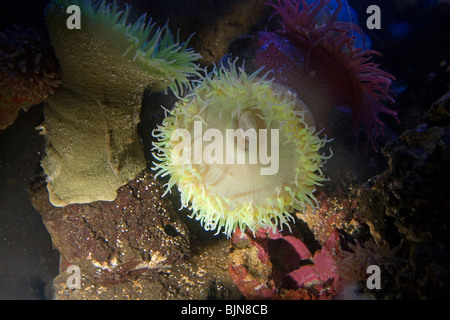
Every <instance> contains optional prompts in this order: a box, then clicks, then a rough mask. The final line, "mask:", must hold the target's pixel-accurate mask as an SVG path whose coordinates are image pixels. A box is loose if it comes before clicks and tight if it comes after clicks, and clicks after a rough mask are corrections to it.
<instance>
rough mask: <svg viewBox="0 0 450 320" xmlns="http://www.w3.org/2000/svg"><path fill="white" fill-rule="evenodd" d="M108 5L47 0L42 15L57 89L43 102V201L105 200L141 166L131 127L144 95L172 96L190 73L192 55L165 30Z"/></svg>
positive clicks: (194, 55) (193, 68) (61, 203)
mask: <svg viewBox="0 0 450 320" xmlns="http://www.w3.org/2000/svg"><path fill="white" fill-rule="evenodd" d="M69 5H77V6H79V8H80V10H81V29H73V30H71V29H69V28H67V25H66V20H67V18H68V15H67V13H66V10H67V7H68V6H69ZM130 8H131V7H130V6H128V5H126V8H125V10H120V9H119V8H118V6H117V4H116V2H115V1H113V2H112V3H107V2H106V1H104V0H103V1H90V0H86V1H83V0H72V1H69V0H53V1H52V2H51V3H50V4H49V6H48V8H47V10H46V22H47V27H48V30H49V33H50V37H51V42H52V45H53V47H54V49H55V52H56V56H57V58H58V61H59V63H60V65H61V68H62V83H63V85H62V87H61V88H59V89H58V90H57V92H56V93H55V94H54V95H53V96H51V97H50V98H49V99H48V100H47V105H46V107H45V110H44V112H45V119H46V120H45V123H44V124H43V125H42V126H41V127H40V129H41V130H42V133H43V134H45V136H46V141H47V147H46V154H45V156H44V158H43V159H42V162H41V165H42V167H43V168H44V171H45V173H46V175H47V182H48V185H47V187H48V191H49V194H50V201H51V203H52V204H53V205H55V206H65V205H67V204H70V203H89V202H93V201H97V200H105V201H112V200H114V199H115V197H116V195H117V189H118V188H119V187H120V186H122V185H124V184H125V183H127V182H128V181H129V180H131V179H133V178H134V177H135V176H136V175H137V174H138V173H139V172H140V171H141V170H143V169H144V168H145V167H146V161H145V158H144V155H143V152H142V148H141V144H140V140H139V137H138V134H137V124H138V123H139V121H140V118H139V116H140V109H141V102H142V95H143V92H144V90H145V89H146V88H147V87H149V88H150V89H151V90H152V91H162V90H165V89H166V88H168V87H170V88H171V89H173V90H177V91H178V90H180V88H182V87H183V86H184V84H185V83H186V82H187V80H188V77H189V76H190V75H191V74H193V73H196V72H197V66H196V64H195V63H194V62H195V61H196V60H198V59H199V58H200V55H199V54H197V53H195V52H193V51H192V50H191V49H188V48H187V42H185V43H180V42H179V39H178V37H176V38H175V37H174V36H173V35H172V34H171V32H170V30H169V27H168V26H167V25H164V26H163V27H161V28H157V27H156V25H155V23H151V19H150V21H148V22H146V16H145V15H143V16H141V17H140V18H139V19H138V20H137V21H136V22H135V23H134V24H129V23H128V22H127V18H128V15H129V13H130Z"/></svg>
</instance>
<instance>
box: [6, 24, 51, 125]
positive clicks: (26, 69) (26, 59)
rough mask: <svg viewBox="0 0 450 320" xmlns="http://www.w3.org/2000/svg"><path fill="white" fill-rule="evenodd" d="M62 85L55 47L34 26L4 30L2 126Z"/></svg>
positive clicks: (10, 122) (8, 123) (11, 121)
mask: <svg viewBox="0 0 450 320" xmlns="http://www.w3.org/2000/svg"><path fill="white" fill-rule="evenodd" d="M59 85H60V80H59V66H58V63H57V61H56V58H55V56H54V53H53V50H52V49H51V48H50V47H49V46H48V45H46V44H45V42H44V41H43V39H42V37H41V36H40V35H39V34H38V33H37V31H36V30H35V29H33V28H27V29H24V28H22V27H20V26H14V27H13V28H12V29H7V30H5V31H4V32H0V129H4V128H6V127H8V126H9V125H10V124H12V123H13V122H14V120H15V119H16V117H17V115H18V113H19V110H20V109H22V108H26V107H29V106H32V105H35V104H38V103H40V102H41V101H43V100H44V99H45V98H47V97H48V95H49V94H52V93H54V91H55V88H57V87H58V86H59Z"/></svg>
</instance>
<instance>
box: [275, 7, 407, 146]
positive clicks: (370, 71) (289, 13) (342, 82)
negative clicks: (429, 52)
mask: <svg viewBox="0 0 450 320" xmlns="http://www.w3.org/2000/svg"><path fill="white" fill-rule="evenodd" d="M330 2H331V0H316V1H314V2H313V3H311V4H309V5H308V4H307V3H306V1H305V0H271V1H269V3H268V4H269V5H270V6H271V7H273V8H274V9H275V12H274V14H273V15H279V16H280V18H281V21H280V24H281V29H280V30H277V33H279V34H281V35H283V36H284V37H286V38H287V39H289V40H290V41H291V42H292V43H293V44H294V45H295V46H296V47H297V48H300V50H301V51H302V53H303V55H304V57H305V65H304V69H305V74H308V73H309V72H310V69H322V72H323V73H324V75H325V74H328V75H333V76H332V77H334V78H335V79H338V78H339V81H332V80H328V79H330V78H329V77H328V76H324V78H326V79H327V80H326V81H330V82H333V83H329V84H328V85H329V87H330V88H331V89H330V90H331V91H334V94H335V97H336V102H337V103H344V104H347V105H348V106H349V107H350V110H351V114H352V121H353V131H354V133H356V132H357V130H358V128H359V125H360V124H362V125H363V127H364V128H365V131H366V134H367V138H368V142H370V143H371V144H372V145H374V140H375V138H376V137H377V136H378V134H379V133H381V132H382V131H383V122H382V121H381V120H380V119H379V118H378V114H380V113H385V114H390V115H392V116H393V117H394V118H395V119H397V120H398V118H397V113H396V111H394V110H391V109H389V108H388V107H387V106H385V104H384V103H385V102H387V103H394V99H393V98H392V96H390V85H391V83H392V81H393V80H395V77H394V76H393V75H391V74H389V73H388V72H386V71H383V70H381V69H380V68H379V65H377V64H375V63H374V62H373V61H372V59H373V57H374V56H381V53H379V52H378V51H375V50H362V49H361V48H355V47H354V39H355V38H354V37H353V36H352V34H351V32H350V31H349V30H355V31H356V32H358V33H360V34H361V35H362V36H363V37H364V33H363V32H362V30H361V28H359V26H357V25H355V24H353V23H349V22H340V21H337V15H338V13H339V11H340V10H341V8H342V2H341V1H340V0H337V3H338V8H337V9H336V10H335V11H334V13H333V14H332V15H331V17H330V18H329V20H328V21H327V22H326V23H324V24H322V25H319V24H318V21H317V15H318V14H319V12H320V11H321V10H322V9H323V8H324V7H325V6H326V5H327V4H329V3H330ZM300 96H301V95H300ZM343 96H345V99H342V97H343ZM342 100H344V101H342ZM311 107H313V106H311Z"/></svg>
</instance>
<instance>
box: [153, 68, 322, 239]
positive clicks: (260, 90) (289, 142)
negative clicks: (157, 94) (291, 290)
mask: <svg viewBox="0 0 450 320" xmlns="http://www.w3.org/2000/svg"><path fill="white" fill-rule="evenodd" d="M260 71H261V70H258V71H256V72H255V73H252V74H246V73H245V72H244V71H243V68H238V67H236V65H235V63H231V64H230V65H229V67H224V66H223V65H222V66H220V67H218V68H217V67H215V69H214V70H213V72H211V73H210V74H207V73H206V72H205V75H204V76H202V77H201V78H200V79H199V80H198V82H197V84H196V85H194V88H193V89H192V91H191V92H190V93H188V94H187V95H186V96H185V97H183V98H181V99H180V100H179V101H178V102H177V103H176V104H175V106H174V108H173V109H172V110H170V111H169V110H166V117H165V119H164V121H163V123H162V125H160V126H158V127H157V129H156V130H154V132H153V135H154V137H156V138H157V140H158V141H157V142H154V150H153V151H154V157H155V158H156V159H157V160H158V162H157V163H154V164H155V166H154V168H153V169H154V170H156V171H157V174H156V176H161V177H164V176H167V175H170V178H169V180H168V182H167V184H166V187H167V191H166V192H169V191H170V190H171V188H172V187H173V186H175V185H176V186H177V187H178V189H179V191H180V193H181V202H182V206H183V207H187V208H190V209H191V210H192V216H193V217H195V219H197V220H199V221H200V222H201V223H202V225H203V226H204V228H205V229H206V230H217V233H219V232H220V231H221V230H222V229H223V233H224V234H226V235H227V236H230V235H231V234H232V233H233V232H234V231H235V230H236V228H239V229H241V230H246V228H248V229H249V230H250V231H252V232H253V233H255V232H256V231H257V230H258V229H260V228H270V229H272V230H273V231H275V230H277V229H279V228H282V227H283V225H287V226H289V225H288V222H289V221H291V220H293V218H292V216H291V214H290V212H292V210H294V209H298V210H301V211H303V210H304V209H305V206H307V205H308V206H316V205H317V201H316V199H315V197H314V195H313V193H314V191H315V188H316V186H317V185H320V184H321V183H322V182H323V181H324V180H325V178H324V176H323V173H322V166H323V164H324V163H325V161H326V159H328V157H329V156H326V155H324V154H322V153H321V152H320V150H321V148H322V147H324V146H325V144H326V143H327V140H326V139H325V138H320V137H319V133H317V132H315V128H314V127H313V126H311V125H309V124H308V123H307V112H308V111H307V110H306V109H304V107H305V106H304V104H302V103H301V102H300V101H299V100H298V99H297V97H296V95H295V94H293V93H292V92H290V91H289V90H286V89H285V88H282V87H280V86H279V85H275V84H274V83H273V82H272V81H270V80H267V74H265V75H263V76H262V77H258V76H259V73H260ZM195 121H197V122H198V123H201V125H202V127H203V128H204V129H205V131H204V132H206V130H208V129H212V130H216V131H215V132H216V133H217V135H216V136H215V138H214V139H217V137H218V136H220V134H221V135H222V136H226V135H227V130H228V129H233V130H239V129H241V130H242V131H241V135H242V134H243V133H245V132H248V130H249V129H255V131H260V132H261V130H263V132H265V133H266V135H267V136H268V135H269V134H268V133H267V132H269V131H271V130H274V129H275V130H277V131H278V133H279V140H278V141H279V144H277V143H275V144H274V142H275V141H274V140H270V142H271V143H272V145H271V148H272V149H271V152H272V154H273V153H274V152H276V151H278V152H279V158H278V159H277V160H279V164H278V170H277V171H276V172H275V171H274V172H273V174H270V175H262V174H261V169H262V168H263V167H264V165H263V164H262V162H261V161H256V162H254V163H251V162H250V161H249V159H250V157H251V156H252V155H251V153H252V152H256V149H254V150H253V151H252V149H251V148H250V147H249V141H246V140H245V139H246V138H248V137H246V138H245V139H242V137H241V143H240V142H239V139H240V138H239V136H237V137H236V138H237V139H236V141H237V142H236V144H234V143H232V144H230V145H228V144H226V143H224V142H223V141H222V140H221V141H220V145H223V146H224V152H223V155H222V156H223V159H225V158H227V155H228V154H230V153H231V154H232V155H233V156H235V155H236V154H237V153H243V154H244V155H245V159H247V161H246V162H241V163H238V162H237V161H236V162H233V161H232V162H226V161H223V162H221V161H215V162H214V161H212V162H209V163H207V161H203V162H202V161H196V159H195V157H192V156H191V154H192V151H193V152H195V149H196V146H198V145H199V144H198V143H199V140H201V139H203V140H204V142H205V141H213V140H214V139H212V138H211V137H209V138H208V139H206V138H205V136H202V135H199V134H198V133H196V132H195ZM180 129H181V130H182V132H185V133H186V134H185V135H184V136H183V138H181V135H180V134H179V133H178V132H179V130H180ZM264 130H266V131H264ZM190 137H193V139H192V140H191V139H190ZM185 139H188V140H185ZM271 139H272V138H271ZM180 140H182V141H180ZM267 141H269V139H267ZM214 142H217V141H214ZM180 143H182V145H183V147H182V148H180V147H179V145H180ZM200 143H201V142H200ZM211 143H212V142H211ZM210 147H211V144H208V143H203V146H202V147H201V148H203V149H202V151H203V152H207V150H208V148H209V151H210V152H211V150H210ZM259 148H261V146H260V147H259ZM275 149H278V150H275ZM259 150H261V149H259ZM216 152H217V151H216ZM187 154H188V155H189V156H186V155H187ZM197 160H198V159H197Z"/></svg>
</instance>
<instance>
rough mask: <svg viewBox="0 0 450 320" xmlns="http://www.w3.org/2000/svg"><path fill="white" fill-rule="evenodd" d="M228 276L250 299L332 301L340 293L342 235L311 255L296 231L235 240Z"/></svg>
mask: <svg viewBox="0 0 450 320" xmlns="http://www.w3.org/2000/svg"><path fill="white" fill-rule="evenodd" d="M232 242H233V252H232V254H231V263H230V265H229V272H230V275H231V277H232V278H233V280H234V282H235V283H236V285H237V286H238V288H239V289H240V290H241V292H242V294H243V295H244V296H245V298H247V299H274V300H278V299H305V300H319V299H320V300H326V299H333V298H335V297H336V296H337V295H338V293H339V288H340V286H339V283H340V281H339V275H338V273H337V266H336V265H337V264H336V261H337V260H338V259H339V258H340V250H339V233H338V232H334V233H333V234H331V235H330V237H329V238H328V240H327V242H326V243H325V244H324V246H323V247H322V249H321V250H320V251H318V252H316V253H315V254H312V253H311V251H310V250H309V249H308V247H307V246H306V245H305V243H304V242H303V241H302V240H301V238H300V235H299V233H298V232H297V231H296V230H293V232H288V231H282V232H277V233H273V232H272V231H270V230H263V229H261V230H259V231H258V232H257V233H256V235H255V236H254V237H253V236H252V235H247V234H246V233H242V232H241V231H239V230H237V232H235V233H234V235H233V238H232Z"/></svg>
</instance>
